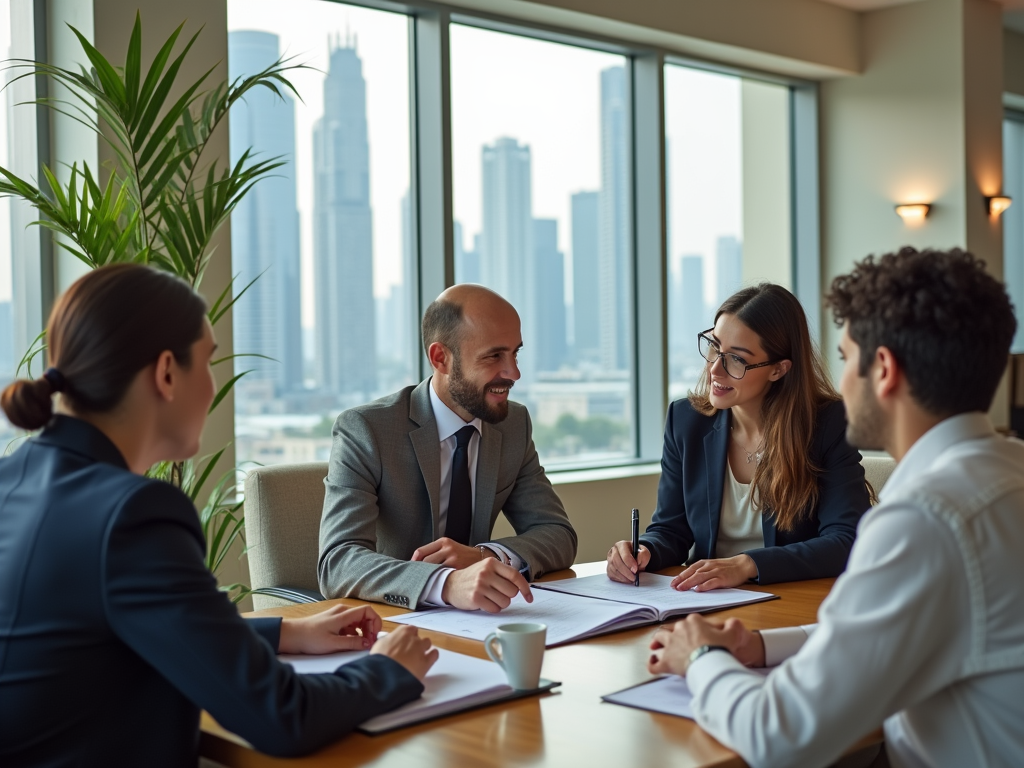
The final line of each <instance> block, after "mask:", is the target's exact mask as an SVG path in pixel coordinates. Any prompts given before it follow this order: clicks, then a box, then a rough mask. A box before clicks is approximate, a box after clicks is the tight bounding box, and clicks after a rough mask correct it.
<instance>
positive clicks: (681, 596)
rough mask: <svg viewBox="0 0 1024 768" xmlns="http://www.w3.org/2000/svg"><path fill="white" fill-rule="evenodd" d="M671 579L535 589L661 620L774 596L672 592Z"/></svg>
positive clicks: (603, 579)
mask: <svg viewBox="0 0 1024 768" xmlns="http://www.w3.org/2000/svg"><path fill="white" fill-rule="evenodd" d="M671 585H672V577H671V576H662V575H661V574H657V573H641V574H640V586H639V587H636V586H634V585H633V584H623V583H622V582H619V581H612V580H611V579H609V578H608V576H606V575H605V574H603V573H602V574H597V575H595V576H585V577H583V578H582V579H561V580H560V581H547V582H544V583H541V584H534V585H533V586H534V587H535V588H536V589H538V590H555V591H558V592H563V593H566V594H570V595H582V596H586V597H593V598H600V599H602V600H616V601H620V602H624V603H631V604H636V605H645V606H649V607H650V608H653V609H654V610H655V611H657V612H658V614H659V617H668V616H679V615H682V614H684V613H699V612H701V611H712V610H715V609H717V608H727V607H730V606H734V605H742V604H744V603H755V602H758V601H760V600H766V599H769V598H771V597H774V595H770V594H767V593H764V592H752V591H750V590H749V589H712V590H710V591H709V592H694V591H693V590H687V591H685V592H680V591H678V590H675V589H672V586H671Z"/></svg>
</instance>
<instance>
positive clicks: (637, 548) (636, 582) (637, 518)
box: [631, 509, 640, 587]
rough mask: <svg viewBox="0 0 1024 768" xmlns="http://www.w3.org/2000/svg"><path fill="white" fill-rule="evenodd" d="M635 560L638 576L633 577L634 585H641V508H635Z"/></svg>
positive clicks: (633, 522) (633, 520)
mask: <svg viewBox="0 0 1024 768" xmlns="http://www.w3.org/2000/svg"><path fill="white" fill-rule="evenodd" d="M631 522H632V524H633V561H634V562H635V563H636V578H634V579H633V586H634V587H639V586H640V510H639V509H634V510H633V519H632V521H631Z"/></svg>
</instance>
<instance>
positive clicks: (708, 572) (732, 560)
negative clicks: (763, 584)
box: [672, 555, 757, 592]
mask: <svg viewBox="0 0 1024 768" xmlns="http://www.w3.org/2000/svg"><path fill="white" fill-rule="evenodd" d="M756 578H757V566H756V565H755V564H754V561H753V559H752V558H751V557H750V555H736V557H724V558H719V559H717V560H698V561H697V562H696V563H694V564H693V565H691V566H690V567H689V568H687V569H686V570H685V571H683V572H682V573H680V574H679V575H678V576H676V577H675V578H674V579H672V588H673V589H678V590H679V591H680V592H683V591H685V590H687V589H693V590H695V591H697V592H707V591H708V590H709V589H723V588H725V587H738V586H739V585H740V584H746V583H747V582H748V581H750V579H756Z"/></svg>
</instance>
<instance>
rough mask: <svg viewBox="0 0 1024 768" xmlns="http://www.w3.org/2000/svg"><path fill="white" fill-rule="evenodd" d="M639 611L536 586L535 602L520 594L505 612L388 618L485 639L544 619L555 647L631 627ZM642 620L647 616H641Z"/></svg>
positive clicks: (422, 613)
mask: <svg viewBox="0 0 1024 768" xmlns="http://www.w3.org/2000/svg"><path fill="white" fill-rule="evenodd" d="M535 586H537V585H535ZM638 612H642V609H641V611H638V608H637V606H635V605H627V604H625V603H619V602H612V601H610V600H594V599H591V598H587V597H577V596H575V595H565V594H562V593H561V592H553V591H550V590H549V591H544V590H539V589H535V590H533V602H532V603H527V602H526V600H525V599H524V598H523V596H522V595H517V596H516V597H515V599H513V600H512V604H511V605H510V606H509V607H508V608H506V609H505V610H503V611H501V613H487V612H486V611H460V610H458V609H456V608H435V609H433V610H429V611H417V612H415V613H407V614H405V615H403V616H391V617H388V621H394V622H396V623H398V624H412V625H413V626H415V627H419V628H420V629H430V630H433V631H435V632H444V633H445V634H449V635H459V636H460V637H468V638H471V639H473V640H483V639H484V638H485V637H487V635H488V634H490V633H491V632H493V631H494V630H495V629H497V627H498V626H499V625H500V624H509V623H512V622H523V621H527V622H540V623H541V624H547V627H548V632H547V644H548V646H552V645H558V644H559V643H567V642H569V641H570V640H576V639H579V638H581V637H586V636H588V635H590V634H594V633H596V632H600V631H602V630H605V631H607V629H608V628H611V627H613V626H628V625H629V622H630V621H632V622H633V623H637V622H638V618H637V614H638ZM647 620H648V621H650V619H647ZM639 621H643V619H642V618H640V619H639Z"/></svg>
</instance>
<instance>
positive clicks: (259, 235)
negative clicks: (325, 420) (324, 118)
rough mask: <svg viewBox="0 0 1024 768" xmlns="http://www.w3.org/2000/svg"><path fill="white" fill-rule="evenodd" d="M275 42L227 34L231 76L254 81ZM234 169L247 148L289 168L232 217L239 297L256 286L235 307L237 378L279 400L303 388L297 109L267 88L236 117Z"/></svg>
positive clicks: (262, 35)
mask: <svg viewBox="0 0 1024 768" xmlns="http://www.w3.org/2000/svg"><path fill="white" fill-rule="evenodd" d="M278 55H279V53H278V38H277V35H272V34H270V33H268V32H251V31H237V32H229V33H228V76H229V78H230V79H232V80H233V79H235V78H236V77H239V76H247V75H254V74H256V73H257V72H260V71H261V70H263V69H266V68H267V67H269V66H270V65H271V64H273V63H274V62H275V61H277V58H278ZM230 123H231V129H230V138H231V163H232V164H234V163H236V162H237V161H238V158H239V157H241V155H242V153H243V152H245V151H246V150H247V149H249V148H250V147H251V148H252V149H253V150H254V152H256V153H259V156H260V158H261V159H269V158H272V157H280V158H281V160H282V161H284V163H285V164H284V165H282V166H281V167H280V168H278V169H276V170H275V171H274V172H273V174H272V175H270V176H268V177H267V178H264V179H263V180H261V181H260V182H259V183H258V184H256V185H255V186H254V187H253V188H252V190H251V191H250V192H249V194H248V195H246V196H245V197H244V198H243V199H242V201H241V202H240V203H239V204H238V207H236V208H235V210H234V212H233V213H232V214H231V252H232V253H231V258H232V264H233V265H234V268H235V270H236V271H237V272H238V281H237V283H236V285H235V292H236V293H237V292H238V291H240V290H242V288H244V286H245V285H246V284H248V283H249V282H250V281H251V280H253V279H254V278H257V277H258V279H257V280H256V282H255V284H254V285H253V286H252V287H251V288H249V290H247V291H246V292H245V294H244V295H243V296H242V297H241V298H240V299H239V300H238V302H237V303H236V304H235V306H234V310H233V311H234V317H235V320H234V323H233V326H234V342H235V345H234V346H235V352H236V353H256V354H260V355H265V356H266V357H269V358H273V359H272V360H265V359H262V358H258V357H246V358H242V359H240V360H239V361H238V362H237V368H238V369H239V370H251V371H252V373H250V374H249V376H248V380H249V381H252V380H271V381H273V382H274V384H275V389H276V390H277V392H278V393H283V392H288V391H293V390H296V389H299V388H300V387H301V386H302V380H303V372H302V330H301V323H302V316H301V304H300V302H301V287H300V276H299V270H300V264H299V213H298V208H297V205H296V194H295V102H294V100H293V99H292V98H291V97H290V96H288V95H287V94H285V95H284V98H283V99H279V98H278V97H277V96H275V95H274V94H272V93H271V92H270V91H268V90H266V89H265V88H258V89H256V90H255V91H251V92H250V93H249V94H247V95H246V98H245V99H244V100H243V101H240V102H238V103H237V104H235V106H234V107H233V108H232V110H231V121H230Z"/></svg>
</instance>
